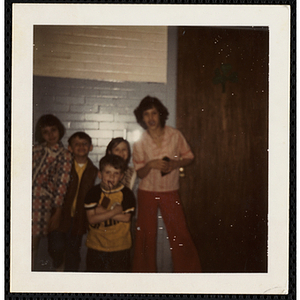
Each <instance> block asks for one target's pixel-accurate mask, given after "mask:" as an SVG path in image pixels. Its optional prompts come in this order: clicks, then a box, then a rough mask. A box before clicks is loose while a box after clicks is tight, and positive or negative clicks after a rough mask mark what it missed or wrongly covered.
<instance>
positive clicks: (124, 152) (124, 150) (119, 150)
mask: <svg viewBox="0 0 300 300" xmlns="http://www.w3.org/2000/svg"><path fill="white" fill-rule="evenodd" d="M111 152H112V153H110V154H114V155H118V156H120V157H122V158H123V159H124V160H125V161H127V159H128V155H129V151H128V146H127V144H126V143H125V142H121V143H119V144H118V145H117V146H115V147H114V148H113V149H112V151H111Z"/></svg>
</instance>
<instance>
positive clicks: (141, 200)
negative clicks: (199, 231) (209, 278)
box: [133, 190, 201, 273]
mask: <svg viewBox="0 0 300 300" xmlns="http://www.w3.org/2000/svg"><path fill="white" fill-rule="evenodd" d="M158 207H159V208H160V211H161V214H162V217H163V220H164V223H165V226H166V228H167V232H168V237H169V242H170V249H171V253H172V261H173V271H174V272H176V273H187V272H190V273H199V272H201V266H200V261H199V257H198V253H197V250H196V247H195V245H194V243H193V241H192V238H191V236H190V233H189V231H188V228H187V225H186V221H185V217H184V213H183V209H182V205H181V203H180V198H179V193H178V191H172V192H147V191H142V190H138V218H137V223H136V236H135V248H134V259H133V272H156V235H157V209H158Z"/></svg>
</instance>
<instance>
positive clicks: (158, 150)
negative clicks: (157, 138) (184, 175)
mask: <svg viewBox="0 0 300 300" xmlns="http://www.w3.org/2000/svg"><path fill="white" fill-rule="evenodd" d="M165 156H167V157H169V158H170V159H173V160H179V159H180V158H183V159H184V158H189V159H193V158H194V154H193V153H192V151H191V149H190V146H189V145H188V143H187V142H186V140H185V138H184V137H183V135H182V133H181V132H180V131H179V130H177V129H175V128H172V127H169V126H165V133H164V136H163V141H162V145H161V147H158V146H157V145H156V144H155V143H154V141H153V140H152V138H151V137H150V135H149V134H148V132H147V131H144V132H143V134H142V136H141V138H140V140H139V141H137V142H136V143H134V145H133V153H132V159H133V163H134V168H135V170H136V171H137V170H139V169H140V168H142V167H144V166H145V165H146V163H147V162H149V161H150V160H153V159H162V158H163V157H165ZM139 189H141V190H144V191H152V192H153V191H156V192H170V191H175V190H178V189H179V169H175V170H173V171H171V172H170V173H169V174H167V175H165V176H161V172H160V171H159V170H155V169H151V171H150V172H149V174H148V175H147V176H146V177H144V178H143V179H142V180H141V182H140V184H139Z"/></svg>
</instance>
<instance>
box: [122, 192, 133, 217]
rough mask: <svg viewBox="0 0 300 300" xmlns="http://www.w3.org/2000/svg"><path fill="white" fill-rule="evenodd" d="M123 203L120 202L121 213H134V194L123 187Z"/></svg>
mask: <svg viewBox="0 0 300 300" xmlns="http://www.w3.org/2000/svg"><path fill="white" fill-rule="evenodd" d="M122 192H123V201H122V208H123V211H126V210H128V209H132V208H133V209H134V210H133V211H132V212H134V211H135V205H136V204H135V197H134V194H133V192H132V191H131V190H130V189H129V188H127V187H125V188H124V189H123V190H122Z"/></svg>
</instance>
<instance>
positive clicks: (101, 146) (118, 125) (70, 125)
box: [33, 76, 167, 166]
mask: <svg viewBox="0 0 300 300" xmlns="http://www.w3.org/2000/svg"><path fill="white" fill-rule="evenodd" d="M33 84H34V93H33V95H34V99H33V102H34V112H33V117H34V124H36V122H37V120H38V118H39V117H40V116H41V115H43V114H53V115H55V116H57V117H58V118H59V119H60V120H61V121H62V123H63V124H64V126H65V128H66V134H65V136H64V137H63V139H62V142H63V144H64V145H65V147H67V140H68V138H69V137H70V136H71V135H72V134H73V133H75V132H76V131H84V132H86V133H87V134H89V135H90V136H91V138H92V140H93V145H94V149H93V151H92V152H91V153H90V158H91V159H92V161H93V163H94V164H95V165H96V166H98V161H99V160H100V158H101V157H102V156H103V155H104V154H105V149H106V146H107V144H108V143H109V141H110V140H111V139H112V138H113V137H120V136H121V137H125V138H127V139H128V141H129V142H130V144H131V146H132V144H133V143H134V141H135V139H136V138H137V137H138V135H139V134H140V133H141V132H142V131H143V129H142V128H141V127H140V126H139V125H138V124H137V122H136V119H135V116H134V114H133V110H134V109H135V108H136V107H137V106H138V104H139V103H140V101H141V99H142V98H144V97H145V96H147V95H151V96H155V97H158V98H159V99H160V100H161V101H162V102H165V101H166V95H167V87H166V84H164V83H144V82H140V83H138V82H137V83H134V82H104V81H97V80H86V79H71V78H55V77H44V76H34V81H33Z"/></svg>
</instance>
